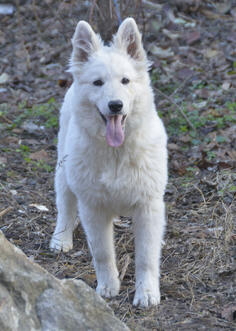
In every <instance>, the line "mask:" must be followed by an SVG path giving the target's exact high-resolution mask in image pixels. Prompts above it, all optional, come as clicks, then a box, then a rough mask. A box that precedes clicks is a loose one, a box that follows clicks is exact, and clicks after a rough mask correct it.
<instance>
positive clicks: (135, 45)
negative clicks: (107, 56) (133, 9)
mask: <svg viewBox="0 0 236 331" xmlns="http://www.w3.org/2000/svg"><path fill="white" fill-rule="evenodd" d="M114 45H115V47H117V48H121V49H124V51H126V52H127V53H128V54H129V55H130V56H131V57H132V58H133V59H134V60H137V61H145V60H146V53H145V51H144V49H143V45H142V37H141V34H140V32H139V30H138V27H137V24H136V22H135V20H134V19H133V18H131V17H129V18H126V19H125V20H124V21H123V22H122V23H121V25H120V27H119V29H118V32H117V34H116V35H115V37H114Z"/></svg>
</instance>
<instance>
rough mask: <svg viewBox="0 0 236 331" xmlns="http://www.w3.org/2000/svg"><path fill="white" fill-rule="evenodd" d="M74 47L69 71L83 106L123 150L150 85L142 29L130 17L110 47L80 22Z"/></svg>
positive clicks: (74, 39) (115, 145) (108, 137)
mask: <svg viewBox="0 0 236 331" xmlns="http://www.w3.org/2000/svg"><path fill="white" fill-rule="evenodd" d="M72 44H73V52H72V57H71V65H70V70H69V71H70V72H72V74H73V77H74V81H75V85H76V86H77V88H78V94H79V98H80V104H82V105H83V108H84V109H87V111H88V112H89V116H90V115H92V117H93V118H94V117H95V118H96V125H100V126H103V129H101V130H103V132H104V135H105V136H106V140H107V143H108V144H109V145H110V146H112V147H119V146H120V145H122V143H123V142H124V137H125V125H126V121H127V120H128V119H129V117H130V118H131V115H132V113H134V112H135V110H134V108H135V102H137V99H140V98H141V97H142V94H143V93H145V91H144V88H143V86H145V85H147V86H148V85H149V78H148V75H147V67H148V61H147V59H146V54H145V51H144V49H143V46H142V41H141V34H140V33H139V31H138V27H137V25H136V23H135V21H134V20H133V19H132V18H127V19H126V20H125V21H124V22H123V23H122V24H121V25H120V27H119V29H118V32H117V34H116V35H115V36H114V39H113V43H112V44H111V45H110V47H108V46H104V45H103V42H102V40H101V38H100V37H99V36H98V35H96V34H95V33H94V31H93V30H92V28H91V26H90V25H89V24H88V23H87V22H85V21H80V22H79V23H78V25H77V27H76V31H75V34H74V37H73V39H72ZM97 117H98V118H99V119H98V118H97ZM90 118H91V116H90ZM97 123H99V124H97Z"/></svg>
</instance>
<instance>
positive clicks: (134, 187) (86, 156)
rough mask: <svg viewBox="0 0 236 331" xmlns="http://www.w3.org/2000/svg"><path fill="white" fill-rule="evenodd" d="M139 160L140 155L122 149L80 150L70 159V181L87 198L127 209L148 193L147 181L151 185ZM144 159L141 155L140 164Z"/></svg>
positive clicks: (79, 193) (147, 161)
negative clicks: (80, 151)
mask: <svg viewBox="0 0 236 331" xmlns="http://www.w3.org/2000/svg"><path fill="white" fill-rule="evenodd" d="M139 159H140V156H139V155H137V154H135V153H134V152H133V153H132V154H131V153H129V152H128V151H125V150H122V151H114V150H110V149H107V150H105V151H101V150H98V149H92V150H91V149H90V150H89V151H88V150H87V151H83V152H82V153H79V155H77V157H75V156H74V157H73V158H71V160H70V167H69V168H70V169H68V170H69V174H70V178H71V179H72V181H71V184H72V185H73V186H74V190H76V191H77V193H78V195H79V196H81V197H83V198H84V199H86V200H93V201H94V202H95V201H96V200H99V201H100V202H103V204H108V205H113V204H115V205H116V206H119V209H127V208H129V207H130V206H132V205H134V204H136V203H137V202H138V201H140V200H142V199H143V198H144V195H145V194H147V192H148V193H150V184H151V185H152V184H153V181H151V182H150V180H149V178H148V175H147V173H146V171H145V168H147V167H143V164H141V163H140V162H139ZM143 160H144V158H143V157H142V163H143ZM146 163H148V164H150V163H151V161H150V160H146ZM148 186H149V187H148Z"/></svg>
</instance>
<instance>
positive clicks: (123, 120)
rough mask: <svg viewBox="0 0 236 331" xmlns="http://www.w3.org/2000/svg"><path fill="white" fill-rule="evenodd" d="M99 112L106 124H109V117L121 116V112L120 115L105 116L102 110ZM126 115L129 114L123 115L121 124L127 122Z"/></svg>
mask: <svg viewBox="0 0 236 331" xmlns="http://www.w3.org/2000/svg"><path fill="white" fill-rule="evenodd" d="M99 114H100V116H101V118H102V120H103V122H104V123H105V124H107V117H115V116H121V115H120V114H119V115H110V116H107V117H105V116H104V115H103V114H102V113H101V112H100V111H99ZM126 117H127V115H122V119H121V125H122V126H123V125H124V124H125V120H126Z"/></svg>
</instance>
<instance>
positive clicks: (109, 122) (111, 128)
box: [98, 109, 127, 147]
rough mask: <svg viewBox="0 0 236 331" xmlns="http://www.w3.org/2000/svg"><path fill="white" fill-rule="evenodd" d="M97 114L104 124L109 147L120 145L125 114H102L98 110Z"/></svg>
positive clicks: (122, 139)
mask: <svg viewBox="0 0 236 331" xmlns="http://www.w3.org/2000/svg"><path fill="white" fill-rule="evenodd" d="M98 111H99V109H98ZM99 114H100V116H101V118H102V120H103V121H104V123H105V125H106V141H107V143H108V145H109V146H111V147H119V146H121V145H122V144H123V142H124V139H125V133H124V130H125V120H126V117H127V115H123V114H116V115H113V114H111V115H107V116H104V115H103V114H102V113H101V112H100V111H99Z"/></svg>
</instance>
